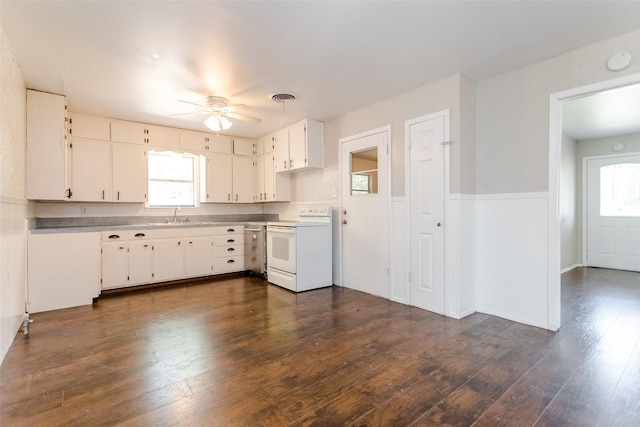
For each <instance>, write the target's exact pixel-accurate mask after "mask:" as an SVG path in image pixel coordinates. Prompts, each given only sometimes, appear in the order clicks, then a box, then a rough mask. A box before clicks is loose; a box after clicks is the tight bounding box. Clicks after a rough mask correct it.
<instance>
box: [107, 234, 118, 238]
mask: <svg viewBox="0 0 640 427" xmlns="http://www.w3.org/2000/svg"><path fill="white" fill-rule="evenodd" d="M109 238H110V239H119V238H120V236H119V235H118V234H112V235H110V236H109Z"/></svg>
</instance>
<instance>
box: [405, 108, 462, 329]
mask: <svg viewBox="0 0 640 427" xmlns="http://www.w3.org/2000/svg"><path fill="white" fill-rule="evenodd" d="M436 117H443V118H444V132H443V134H444V135H443V138H444V142H448V144H444V145H443V150H442V154H443V159H442V161H443V171H442V172H443V175H444V176H443V179H444V191H443V201H442V203H443V205H444V220H443V223H444V225H445V227H444V315H445V316H449V317H455V313H452V312H451V310H450V308H449V304H448V294H449V293H450V292H451V289H450V286H451V283H450V279H451V277H452V273H453V271H452V257H453V256H455V254H454V252H453V247H452V227H453V226H454V225H455V226H456V227H457V226H458V224H454V221H453V218H452V217H451V205H450V196H451V171H450V151H451V144H452V143H453V142H452V141H451V131H450V118H449V117H450V111H449V109H446V110H441V111H437V112H435V113H431V114H427V115H425V116H420V117H416V118H414V119H410V120H406V121H405V122H404V147H405V149H404V152H405V155H404V183H405V184H404V189H405V190H404V192H405V195H406V194H407V193H408V192H409V191H410V190H411V188H410V185H411V168H410V165H411V156H410V152H409V145H410V143H411V141H410V139H409V128H410V127H411V125H413V124H416V123H420V122H423V121H426V120H431V119H434V118H436ZM410 206H411V204H410V203H407V204H406V208H405V211H406V214H405V223H406V229H407V238H406V239H405V240H406V243H405V254H406V263H405V270H406V271H407V272H409V271H410V270H411V236H410V235H409V233H410V232H411V212H410ZM447 225H449V226H447ZM406 292H407V293H406V295H407V304H410V303H411V298H410V292H411V285H410V283H409V281H408V280H407V285H406Z"/></svg>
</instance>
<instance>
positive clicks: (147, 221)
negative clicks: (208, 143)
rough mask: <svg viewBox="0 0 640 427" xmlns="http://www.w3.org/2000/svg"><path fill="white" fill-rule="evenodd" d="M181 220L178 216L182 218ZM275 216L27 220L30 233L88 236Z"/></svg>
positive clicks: (259, 220)
mask: <svg viewBox="0 0 640 427" xmlns="http://www.w3.org/2000/svg"><path fill="white" fill-rule="evenodd" d="M182 218H184V217H178V219H182ZM277 219H278V215H272V214H249V215H202V216H194V217H191V219H190V220H189V221H187V222H175V223H174V222H166V221H167V220H166V218H164V217H157V216H156V217H152V216H147V217H93V218H91V217H84V218H83V217H80V218H34V219H32V220H31V224H30V227H29V228H30V230H29V231H30V232H31V233H32V234H49V233H91V232H101V231H106V230H154V229H155V230H162V229H169V228H174V229H175V228H198V227H216V226H228V225H246V224H248V223H264V224H266V223H267V222H268V221H274V220H276V221H277Z"/></svg>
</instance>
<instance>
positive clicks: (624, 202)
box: [600, 163, 640, 217]
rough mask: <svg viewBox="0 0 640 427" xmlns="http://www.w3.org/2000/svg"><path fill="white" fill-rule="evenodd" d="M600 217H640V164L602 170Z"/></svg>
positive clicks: (626, 164)
mask: <svg viewBox="0 0 640 427" xmlns="http://www.w3.org/2000/svg"><path fill="white" fill-rule="evenodd" d="M600 215H601V216H633V217H640V164H638V163H620V164H617V165H610V166H604V167H602V168H600Z"/></svg>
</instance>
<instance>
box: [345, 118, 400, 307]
mask: <svg viewBox="0 0 640 427" xmlns="http://www.w3.org/2000/svg"><path fill="white" fill-rule="evenodd" d="M379 133H384V134H386V137H387V152H386V154H387V195H388V197H387V207H386V209H387V231H389V234H390V231H391V223H390V221H391V125H387V126H383V127H379V128H376V129H372V130H369V131H366V132H361V133H358V134H356V135H351V136H346V137H344V138H340V139H338V143H339V145H338V150H339V153H338V183H339V187H340V189H341V190H342V179H343V178H344V177H343V176H342V172H343V171H342V166H343V162H344V159H343V158H342V144H344V143H345V142H350V141H353V140H356V139H360V138H364V137H367V136H371V135H376V134H379ZM339 200H340V205H339V206H340V209H339V210H340V211H342V209H343V207H344V194H343V192H342V191H340V199H339ZM335 220H336V221H337V223H338V236H339V242H338V249H339V251H340V271H339V273H338V274H339V276H340V277H339V280H338V281H339V282H340V283H339V286H344V283H343V280H344V244H343V239H344V233H343V227H342V221H341V218H340V217H339V216H338V218H336V219H335ZM387 250H388V254H387V265H388V266H389V274H388V275H387V295H388V298H390V296H391V236H387Z"/></svg>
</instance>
